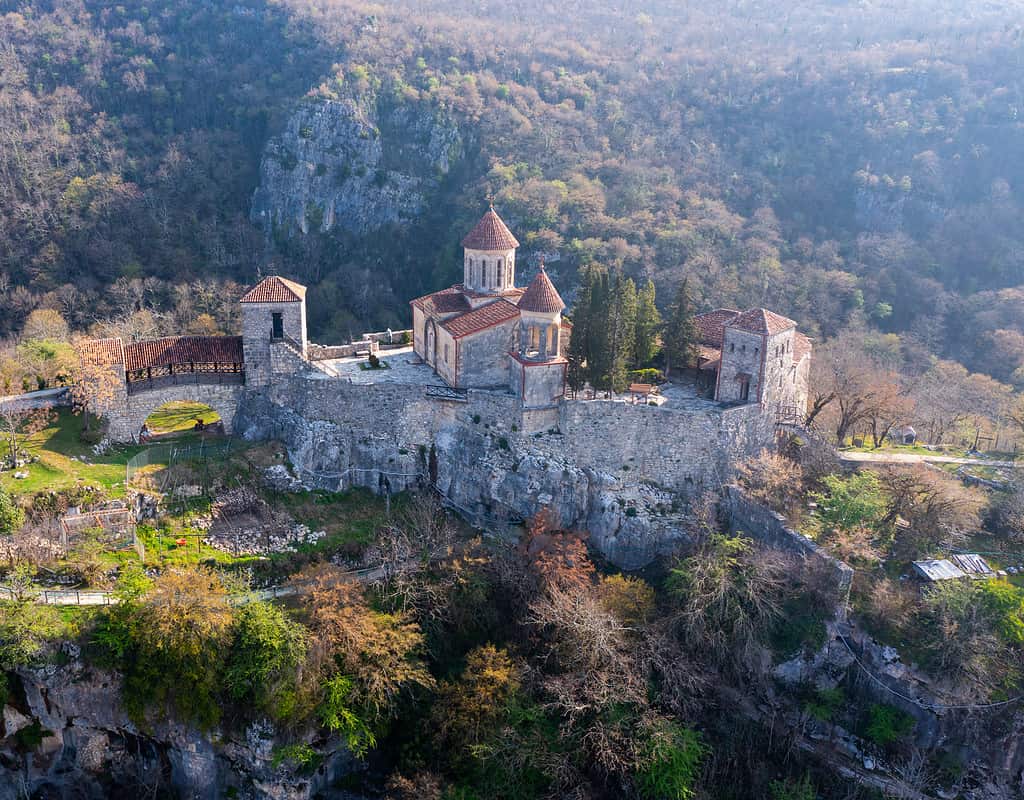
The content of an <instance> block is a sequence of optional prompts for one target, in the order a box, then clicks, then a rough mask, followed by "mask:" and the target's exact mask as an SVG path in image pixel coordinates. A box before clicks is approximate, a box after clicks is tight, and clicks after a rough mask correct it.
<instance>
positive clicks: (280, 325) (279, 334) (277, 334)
mask: <svg viewBox="0 0 1024 800" xmlns="http://www.w3.org/2000/svg"><path fill="white" fill-rule="evenodd" d="M270 324H271V328H270V336H271V338H273V339H283V338H284V314H283V313H282V312H280V311H274V312H272V313H271V315H270Z"/></svg>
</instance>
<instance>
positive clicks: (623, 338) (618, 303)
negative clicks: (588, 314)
mask: <svg viewBox="0 0 1024 800" xmlns="http://www.w3.org/2000/svg"><path fill="white" fill-rule="evenodd" d="M636 309H637V299H636V284H635V283H633V279H632V278H626V277H624V276H623V274H622V273H621V272H616V274H615V276H614V278H613V280H612V282H611V297H610V302H609V304H608V332H607V337H606V339H607V351H608V352H607V358H606V365H607V372H606V373H605V380H604V388H605V389H607V390H608V391H610V392H621V391H624V390H625V389H626V387H627V386H629V366H630V363H631V362H632V360H633V354H634V349H635V344H636V341H635V339H636Z"/></svg>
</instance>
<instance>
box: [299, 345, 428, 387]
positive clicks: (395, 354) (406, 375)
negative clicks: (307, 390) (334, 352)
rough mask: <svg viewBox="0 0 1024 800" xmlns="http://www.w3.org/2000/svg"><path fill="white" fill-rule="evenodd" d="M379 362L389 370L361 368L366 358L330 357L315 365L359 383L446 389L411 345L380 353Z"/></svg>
mask: <svg viewBox="0 0 1024 800" xmlns="http://www.w3.org/2000/svg"><path fill="white" fill-rule="evenodd" d="M378 355H379V358H380V360H381V362H383V363H385V364H387V365H388V369H363V366H362V365H365V364H366V356H353V357H351V358H333V359H330V360H328V361H321V362H318V363H319V364H322V365H323V366H325V367H326V368H327V370H328V372H329V373H331V374H333V375H336V376H337V377H339V378H344V379H345V380H347V381H350V382H352V383H358V384H364V385H369V384H376V383H406V384H415V385H418V386H445V385H446V384H445V382H444V381H443V380H441V378H440V377H438V376H437V375H435V374H434V370H432V369H431V368H430V367H428V366H427V365H426V364H424V363H423V362H422V361H420V359H419V357H417V355H416V354H415V353H414V352H413V349H412V345H409V346H408V347H402V348H399V349H396V350H386V351H381V352H380V353H379V354H378Z"/></svg>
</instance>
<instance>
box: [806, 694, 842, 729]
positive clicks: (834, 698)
mask: <svg viewBox="0 0 1024 800" xmlns="http://www.w3.org/2000/svg"><path fill="white" fill-rule="evenodd" d="M845 702H846V694H845V693H844V692H843V690H842V689H840V688H839V687H838V686H837V687H835V688H834V689H818V691H816V692H815V693H814V697H813V698H812V699H810V700H808V701H807V703H806V704H805V705H804V711H806V712H807V713H808V714H810V715H811V716H812V717H814V718H815V719H816V720H820V721H821V722H831V721H832V720H833V719H835V716H836V713H837V712H838V711H839V709H841V708H842V707H843V704H844V703H845Z"/></svg>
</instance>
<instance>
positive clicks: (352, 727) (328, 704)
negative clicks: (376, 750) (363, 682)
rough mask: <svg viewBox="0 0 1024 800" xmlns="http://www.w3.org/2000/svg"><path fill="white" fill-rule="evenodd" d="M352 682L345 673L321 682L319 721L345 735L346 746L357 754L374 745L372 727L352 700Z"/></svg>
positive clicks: (364, 753) (375, 743) (353, 685)
mask: <svg viewBox="0 0 1024 800" xmlns="http://www.w3.org/2000/svg"><path fill="white" fill-rule="evenodd" d="M354 689H355V684H354V682H353V681H352V679H351V678H349V677H347V676H345V675H340V674H339V675H334V676H333V677H331V678H328V679H327V680H326V681H325V682H324V685H323V690H324V694H323V701H322V702H321V703H320V705H319V706H318V707H317V716H318V717H319V718H320V722H321V724H322V725H323V726H324V727H325V728H327V730H329V731H331V732H332V733H337V734H339V735H341V736H343V737H344V738H345V743H346V744H347V745H348V747H349V749H350V750H351V751H352V752H353V753H355V754H356V755H357V756H359V757H360V758H361V757H362V756H364V755H366V752H367V751H368V750H369V749H370V748H371V747H375V746H376V745H377V739H376V737H375V736H374V734H373V730H372V729H371V728H370V726H369V725H368V724H367V722H366V720H365V719H364V718H363V716H362V715H361V713H360V712H359V711H358V710H357V708H356V705H355V702H354Z"/></svg>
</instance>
